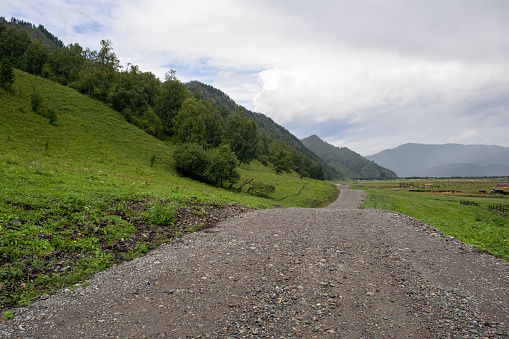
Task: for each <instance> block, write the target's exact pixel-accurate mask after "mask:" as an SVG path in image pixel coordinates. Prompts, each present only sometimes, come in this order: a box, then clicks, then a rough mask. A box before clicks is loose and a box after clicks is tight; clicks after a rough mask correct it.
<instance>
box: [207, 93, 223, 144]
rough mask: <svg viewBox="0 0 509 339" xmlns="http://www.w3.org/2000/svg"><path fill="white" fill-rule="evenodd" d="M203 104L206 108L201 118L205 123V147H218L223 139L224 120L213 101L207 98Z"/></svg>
mask: <svg viewBox="0 0 509 339" xmlns="http://www.w3.org/2000/svg"><path fill="white" fill-rule="evenodd" d="M203 104H204V105H205V108H206V112H205V116H204V117H203V118H204V122H205V142H206V143H207V147H218V146H219V145H220V144H221V142H222V138H223V121H224V119H223V117H222V116H221V113H220V112H219V110H218V108H217V105H216V101H215V100H214V99H212V98H208V99H206V100H205V101H204V102H203Z"/></svg>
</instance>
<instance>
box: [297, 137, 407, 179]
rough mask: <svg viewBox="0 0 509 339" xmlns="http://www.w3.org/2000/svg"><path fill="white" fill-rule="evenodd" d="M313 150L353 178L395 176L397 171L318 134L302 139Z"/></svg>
mask: <svg viewBox="0 0 509 339" xmlns="http://www.w3.org/2000/svg"><path fill="white" fill-rule="evenodd" d="M301 141H302V143H303V144H304V145H305V146H306V147H307V148H309V149H310V150H311V151H313V152H314V153H316V154H317V155H318V156H319V157H320V158H321V159H322V160H323V161H324V162H325V163H326V164H328V165H329V166H331V167H333V168H334V169H336V170H337V171H338V172H340V173H342V175H343V177H345V178H351V179H368V178H395V177H397V175H396V173H394V172H393V171H391V170H388V169H387V168H383V167H382V166H380V165H378V164H376V163H375V162H373V161H369V160H368V159H366V158H365V157H363V156H362V155H360V154H358V153H356V152H354V151H352V150H350V149H349V148H347V147H336V146H333V145H331V144H329V143H327V142H325V141H323V140H322V139H320V138H319V137H318V136H316V135H311V136H309V137H307V138H304V139H302V140H301Z"/></svg>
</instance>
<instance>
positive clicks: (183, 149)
mask: <svg viewBox="0 0 509 339" xmlns="http://www.w3.org/2000/svg"><path fill="white" fill-rule="evenodd" d="M173 158H174V159H175V162H176V166H177V170H178V171H179V172H180V173H182V174H183V175H186V176H191V177H203V176H204V173H205V171H206V170H207V167H208V166H209V163H210V161H209V159H208V157H207V153H206V152H205V150H204V149H203V147H201V146H200V145H198V144H193V143H191V144H183V145H181V146H180V147H179V148H177V149H176V150H175V152H174V153H173Z"/></svg>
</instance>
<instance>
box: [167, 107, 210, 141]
mask: <svg viewBox="0 0 509 339" xmlns="http://www.w3.org/2000/svg"><path fill="white" fill-rule="evenodd" d="M206 109H207V108H206V107H205V105H204V104H203V102H202V101H201V100H198V99H196V98H195V97H190V98H189V99H186V101H184V103H183V104H182V107H181V108H180V110H179V112H178V114H177V116H176V117H175V118H174V119H173V126H174V127H173V130H174V133H175V137H176V138H177V140H178V141H179V142H182V143H185V142H193V143H197V144H200V145H201V146H206V139H205V134H206V126H205V119H204V117H205V114H206Z"/></svg>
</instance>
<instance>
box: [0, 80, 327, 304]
mask: <svg viewBox="0 0 509 339" xmlns="http://www.w3.org/2000/svg"><path fill="white" fill-rule="evenodd" d="M15 74H16V82H15V84H14V87H13V91H12V92H5V91H2V92H0V114H1V119H0V309H4V308H6V307H10V306H12V305H14V304H28V303H30V302H31V301H32V300H34V299H36V298H38V296H40V295H41V294H43V293H51V292H52V291H55V290H56V289H58V288H61V287H64V286H70V285H71V286H77V285H76V284H79V283H85V284H86V278H87V277H89V276H90V275H91V274H93V273H95V272H98V271H100V270H103V269H104V268H106V267H109V266H111V265H112V264H114V263H115V262H119V261H122V260H129V259H132V258H135V257H137V256H140V255H143V254H144V253H146V252H147V251H148V250H149V249H151V248H153V247H154V246H157V245H158V244H161V243H164V242H167V241H169V240H171V239H172V238H173V237H176V236H180V235H182V234H184V233H186V232H192V231H196V230H199V229H200V228H202V227H203V226H204V225H202V224H200V223H198V224H196V223H192V224H189V225H186V224H185V221H183V220H180V224H183V225H184V226H181V227H180V228H178V229H177V228H176V227H175V226H174V225H175V223H176V222H177V219H178V218H179V216H180V217H181V218H184V217H182V215H186V216H187V217H190V216H200V217H202V216H203V217H206V215H207V214H208V213H209V212H211V210H213V209H222V208H224V207H225V206H224V204H228V206H231V204H241V205H243V206H248V207H250V208H255V209H262V208H273V207H274V206H283V207H319V206H323V205H324V204H327V202H328V201H330V199H333V198H334V196H335V194H336V193H337V190H336V188H335V187H334V186H333V185H332V184H331V183H328V182H323V181H316V180H309V179H301V178H300V177H299V175H297V174H296V173H292V174H288V175H276V174H275V172H274V170H273V168H272V167H271V166H268V167H266V166H263V165H261V164H260V163H259V162H256V161H254V162H252V163H251V164H250V165H245V164H243V165H242V166H241V167H240V168H239V172H240V176H241V179H240V181H239V183H242V182H243V181H244V180H246V179H253V183H259V184H264V185H272V186H273V187H274V188H275V190H274V192H272V193H268V194H266V196H265V197H262V196H258V195H256V194H254V193H252V192H247V189H248V187H249V186H248V185H246V186H245V187H244V189H243V190H242V193H240V194H239V193H238V192H237V190H236V189H235V187H238V186H239V183H237V184H235V185H234V188H231V189H220V188H218V187H217V186H214V185H209V184H205V183H201V182H198V181H195V180H191V179H189V178H185V177H181V176H179V175H178V173H177V171H176V170H175V167H174V160H173V157H172V156H173V151H174V149H175V145H173V144H171V143H169V142H164V141H161V140H158V139H156V138H153V137H151V136H150V135H148V134H146V133H144V132H143V131H141V130H140V129H138V128H136V127H135V126H133V125H131V124H128V123H127V122H125V121H124V119H123V118H122V116H121V115H120V114H119V113H118V112H115V111H113V110H112V109H110V108H109V107H107V106H106V105H104V104H102V103H100V102H97V101H95V100H93V99H90V98H88V97H86V96H83V95H81V94H79V93H77V92H76V91H74V90H72V89H69V88H67V87H63V86H60V85H58V84H55V83H53V82H50V81H47V80H44V79H42V78H37V77H33V76H30V75H28V74H26V73H23V72H20V71H16V73H15ZM34 91H36V92H38V93H40V95H41V97H42V98H43V108H44V109H45V110H47V109H50V110H53V111H54V112H56V117H57V119H56V121H54V123H53V124H51V123H50V121H49V119H48V117H46V116H43V115H41V114H35V113H34V112H33V111H32V108H31V100H30V95H31V93H33V92H34ZM184 212H185V213H184Z"/></svg>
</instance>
